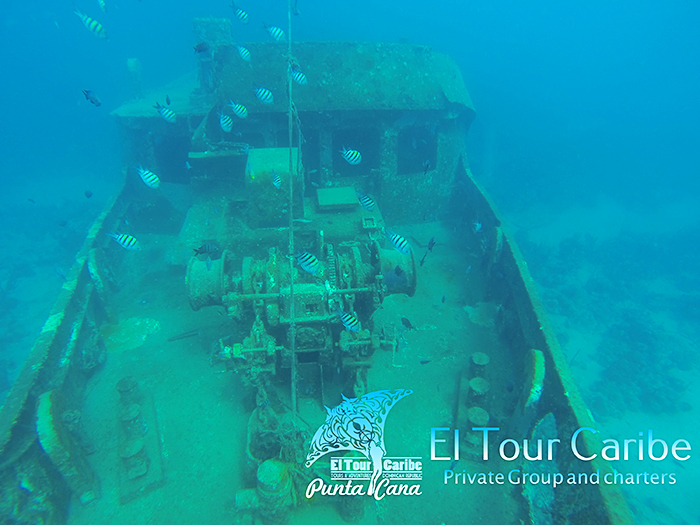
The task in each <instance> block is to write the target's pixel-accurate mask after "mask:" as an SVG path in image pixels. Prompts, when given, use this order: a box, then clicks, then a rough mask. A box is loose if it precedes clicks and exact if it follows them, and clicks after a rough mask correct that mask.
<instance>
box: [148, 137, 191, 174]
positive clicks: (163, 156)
mask: <svg viewBox="0 0 700 525" xmlns="http://www.w3.org/2000/svg"><path fill="white" fill-rule="evenodd" d="M189 151H190V137H185V136H180V135H157V136H156V137H155V138H154V140H153V156H154V157H155V160H156V164H155V166H157V168H156V167H153V168H151V169H152V170H153V171H156V170H159V171H158V177H160V179H161V180H162V181H163V182H180V183H187V182H188V181H189V179H190V172H189V170H188V169H187V161H188V157H187V154H188V152H189ZM144 166H146V163H144Z"/></svg>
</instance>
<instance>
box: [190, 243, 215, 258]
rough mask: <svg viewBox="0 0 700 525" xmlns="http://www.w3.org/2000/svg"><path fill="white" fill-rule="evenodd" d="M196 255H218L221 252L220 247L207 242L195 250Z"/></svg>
mask: <svg viewBox="0 0 700 525" xmlns="http://www.w3.org/2000/svg"><path fill="white" fill-rule="evenodd" d="M193 250H194V254H195V255H201V254H203V253H216V252H218V251H219V247H218V246H216V245H215V244H212V243H210V242H205V243H204V244H202V245H201V246H200V247H199V248H193Z"/></svg>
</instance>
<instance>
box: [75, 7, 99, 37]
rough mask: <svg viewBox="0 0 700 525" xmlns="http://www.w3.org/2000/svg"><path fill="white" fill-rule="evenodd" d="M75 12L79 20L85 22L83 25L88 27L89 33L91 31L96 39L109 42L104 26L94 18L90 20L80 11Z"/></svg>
mask: <svg viewBox="0 0 700 525" xmlns="http://www.w3.org/2000/svg"><path fill="white" fill-rule="evenodd" d="M73 12H74V13H75V15H76V16H77V17H78V18H80V20H81V21H82V22H83V25H84V26H85V27H87V29H88V31H90V32H91V33H92V34H93V35H95V36H96V37H98V38H101V39H102V40H107V32H106V31H105V28H104V27H102V24H100V23H99V22H98V21H97V20H95V19H94V18H90V17H89V16H88V15H86V14H85V13H82V12H80V10H78V9H76V10H75V11H73Z"/></svg>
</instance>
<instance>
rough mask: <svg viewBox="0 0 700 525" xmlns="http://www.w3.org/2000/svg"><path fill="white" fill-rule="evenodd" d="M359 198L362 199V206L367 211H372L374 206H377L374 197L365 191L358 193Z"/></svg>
mask: <svg viewBox="0 0 700 525" xmlns="http://www.w3.org/2000/svg"><path fill="white" fill-rule="evenodd" d="M357 198H358V199H360V204H362V207H363V208H364V209H365V210H367V211H372V210H373V209H374V208H376V207H377V203H376V202H374V199H372V197H370V196H369V195H365V194H364V193H358V194H357Z"/></svg>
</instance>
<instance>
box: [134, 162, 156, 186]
mask: <svg viewBox="0 0 700 525" xmlns="http://www.w3.org/2000/svg"><path fill="white" fill-rule="evenodd" d="M138 172H139V177H141V180H142V181H143V183H144V184H145V185H146V186H148V187H149V188H153V189H154V190H155V189H157V188H158V187H159V186H160V179H159V178H158V176H157V175H156V174H155V173H153V172H152V171H151V170H146V169H143V168H142V167H141V166H139V167H138Z"/></svg>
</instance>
